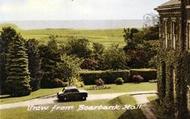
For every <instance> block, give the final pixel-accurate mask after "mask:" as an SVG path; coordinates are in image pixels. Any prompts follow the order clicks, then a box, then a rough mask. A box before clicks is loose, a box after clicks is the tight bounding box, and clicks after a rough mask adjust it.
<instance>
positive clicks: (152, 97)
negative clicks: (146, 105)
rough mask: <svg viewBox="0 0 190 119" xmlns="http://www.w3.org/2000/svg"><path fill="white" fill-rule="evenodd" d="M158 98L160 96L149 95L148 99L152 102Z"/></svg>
mask: <svg viewBox="0 0 190 119" xmlns="http://www.w3.org/2000/svg"><path fill="white" fill-rule="evenodd" d="M156 99H158V96H150V97H148V100H150V102H152V101H155V100H156Z"/></svg>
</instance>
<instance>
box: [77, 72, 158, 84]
mask: <svg viewBox="0 0 190 119" xmlns="http://www.w3.org/2000/svg"><path fill="white" fill-rule="evenodd" d="M133 75H141V76H142V77H143V78H144V79H145V80H144V82H145V81H149V80H152V79H156V77H157V71H156V70H155V69H131V70H116V71H113V70H107V71H81V72H80V77H81V79H82V80H83V82H84V84H85V85H93V84H95V80H97V79H99V78H101V79H102V80H103V81H104V83H105V84H114V83H115V80H116V79H117V78H118V77H121V78H123V80H124V82H125V83H126V82H134V81H133V80H132V76H133Z"/></svg>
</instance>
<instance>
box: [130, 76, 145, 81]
mask: <svg viewBox="0 0 190 119" xmlns="http://www.w3.org/2000/svg"><path fill="white" fill-rule="evenodd" d="M132 80H133V82H137V83H138V82H142V81H144V78H143V77H142V76H141V75H133V76H132Z"/></svg>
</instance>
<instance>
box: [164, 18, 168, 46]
mask: <svg viewBox="0 0 190 119" xmlns="http://www.w3.org/2000/svg"><path fill="white" fill-rule="evenodd" d="M167 23H168V22H167V20H165V21H164V40H165V41H164V45H165V48H168V27H167V25H168V24H167Z"/></svg>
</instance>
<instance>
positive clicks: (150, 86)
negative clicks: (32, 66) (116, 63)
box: [0, 82, 157, 104]
mask: <svg viewBox="0 0 190 119" xmlns="http://www.w3.org/2000/svg"><path fill="white" fill-rule="evenodd" d="M91 86H92V85H91ZM106 86H110V87H111V88H110V89H103V90H88V92H89V93H90V94H101V93H119V92H132V91H150V90H156V87H157V85H156V83H148V82H147V83H137V84H136V83H125V84H123V85H115V84H111V85H106ZM89 87H90V86H85V87H84V89H88V88H89ZM60 91H62V88H53V89H40V90H38V91H35V92H32V93H31V95H29V96H24V97H9V98H3V99H0V104H6V103H14V102H21V101H26V100H30V99H34V98H38V97H42V96H47V95H52V94H56V93H57V92H60Z"/></svg>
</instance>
